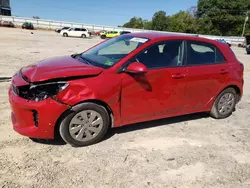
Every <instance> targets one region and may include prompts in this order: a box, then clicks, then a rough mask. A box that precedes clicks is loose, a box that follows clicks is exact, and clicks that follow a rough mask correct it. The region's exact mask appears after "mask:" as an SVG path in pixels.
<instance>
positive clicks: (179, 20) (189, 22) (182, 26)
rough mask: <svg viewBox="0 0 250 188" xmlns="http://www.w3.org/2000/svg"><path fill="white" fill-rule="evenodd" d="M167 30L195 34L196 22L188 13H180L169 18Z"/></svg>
mask: <svg viewBox="0 0 250 188" xmlns="http://www.w3.org/2000/svg"><path fill="white" fill-rule="evenodd" d="M169 20H170V21H169V23H170V24H169V26H168V30H169V31H173V32H182V33H196V32H197V30H198V27H197V20H196V19H195V18H194V16H193V15H192V14H191V13H190V12H188V11H186V12H185V11H180V12H178V13H177V14H174V15H172V16H170V18H169Z"/></svg>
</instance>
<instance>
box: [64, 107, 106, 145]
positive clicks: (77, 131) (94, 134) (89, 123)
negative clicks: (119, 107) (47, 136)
mask: <svg viewBox="0 0 250 188" xmlns="http://www.w3.org/2000/svg"><path fill="white" fill-rule="evenodd" d="M109 126H110V117H109V114H108V112H107V110H106V109H105V108H104V107H103V106H100V105H97V104H95V103H82V104H79V105H76V106H74V107H73V109H72V113H70V114H69V115H67V116H66V117H65V118H64V119H63V120H62V122H61V124H60V127H59V132H60V135H61V137H62V139H63V140H64V141H65V142H66V143H68V144H70V145H72V146H76V147H77V146H88V145H92V144H95V143H97V142H99V141H100V140H101V139H103V137H104V136H105V134H106V132H107V130H108V128H109Z"/></svg>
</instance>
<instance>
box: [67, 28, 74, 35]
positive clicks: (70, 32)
mask: <svg viewBox="0 0 250 188" xmlns="http://www.w3.org/2000/svg"><path fill="white" fill-rule="evenodd" d="M68 35H69V36H70V37H74V35H75V28H70V29H69V30H68Z"/></svg>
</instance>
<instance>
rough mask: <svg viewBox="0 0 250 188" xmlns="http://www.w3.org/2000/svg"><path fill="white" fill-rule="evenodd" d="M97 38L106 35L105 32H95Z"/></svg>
mask: <svg viewBox="0 0 250 188" xmlns="http://www.w3.org/2000/svg"><path fill="white" fill-rule="evenodd" d="M95 33H96V35H97V36H100V35H104V34H105V33H106V31H105V30H101V31H96V32H95Z"/></svg>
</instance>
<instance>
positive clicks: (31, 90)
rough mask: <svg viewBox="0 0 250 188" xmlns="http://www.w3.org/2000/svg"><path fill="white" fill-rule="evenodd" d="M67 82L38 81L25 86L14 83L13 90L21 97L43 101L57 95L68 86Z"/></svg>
mask: <svg viewBox="0 0 250 188" xmlns="http://www.w3.org/2000/svg"><path fill="white" fill-rule="evenodd" d="M68 85H69V84H68V83H67V82H62V81H60V82H48V83H41V84H39V83H37V84H32V83H31V84H29V85H25V86H19V87H17V86H15V85H14V84H13V85H12V90H13V92H14V93H15V94H16V95H18V96H19V97H21V98H24V99H27V100H31V101H42V100H45V99H47V98H49V97H53V96H55V95H57V94H58V93H59V92H61V91H63V90H64V89H66V88H67V87H68Z"/></svg>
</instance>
